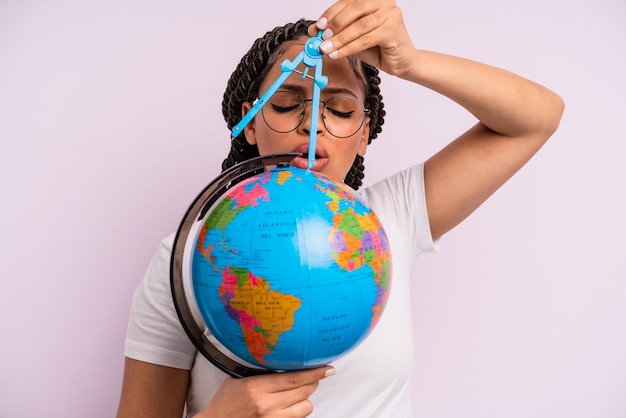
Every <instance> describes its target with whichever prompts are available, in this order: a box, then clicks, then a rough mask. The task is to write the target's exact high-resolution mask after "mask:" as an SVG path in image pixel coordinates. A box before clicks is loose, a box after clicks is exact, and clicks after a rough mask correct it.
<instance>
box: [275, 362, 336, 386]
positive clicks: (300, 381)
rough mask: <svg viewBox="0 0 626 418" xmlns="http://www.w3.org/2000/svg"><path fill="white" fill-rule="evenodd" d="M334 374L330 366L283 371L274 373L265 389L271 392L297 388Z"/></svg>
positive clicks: (316, 382) (315, 382)
mask: <svg viewBox="0 0 626 418" xmlns="http://www.w3.org/2000/svg"><path fill="white" fill-rule="evenodd" d="M333 374H335V369H334V368H333V367H332V366H325V367H320V368H316V369H309V370H299V371H295V372H284V373H278V374H276V375H274V377H275V378H274V379H272V381H271V386H268V387H267V391H268V392H271V393H278V392H285V391H290V390H293V389H298V388H301V387H304V386H307V385H311V384H318V383H319V381H320V380H322V379H325V378H326V377H329V376H332V375H333Z"/></svg>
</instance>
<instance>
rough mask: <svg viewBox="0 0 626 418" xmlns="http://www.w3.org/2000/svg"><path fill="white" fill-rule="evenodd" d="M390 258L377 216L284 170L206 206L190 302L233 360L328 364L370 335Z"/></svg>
mask: <svg viewBox="0 0 626 418" xmlns="http://www.w3.org/2000/svg"><path fill="white" fill-rule="evenodd" d="M391 267H392V261H391V252H390V248H389V242H388V240H387V236H386V235H385V231H384V230H383V227H382V225H381V223H380V221H379V220H378V218H377V217H376V215H375V213H374V212H373V211H372V210H371V209H370V208H369V207H368V206H367V205H366V204H365V202H364V201H363V200H362V198H361V197H360V196H359V195H357V194H356V193H355V192H354V190H352V189H350V188H349V187H348V186H346V185H344V184H343V183H340V182H337V181H335V180H333V179H331V178H329V177H327V176H325V175H322V174H320V173H317V172H314V171H310V170H302V169H299V168H295V167H278V168H274V169H271V170H269V171H266V172H263V173H261V174H257V175H254V176H252V177H250V178H248V179H245V180H243V181H242V182H240V183H238V184H237V185H235V186H234V187H232V188H231V189H229V190H227V191H226V192H225V193H224V194H223V196H221V197H220V199H219V200H218V201H217V202H216V203H215V204H214V205H213V206H212V207H211V208H210V210H209V212H208V214H207V215H206V217H205V218H204V221H203V224H202V226H201V227H200V228H199V231H198V233H197V236H196V238H195V241H194V250H193V255H192V259H191V281H192V286H193V295H194V298H195V301H196V304H197V306H198V309H199V311H200V314H201V316H202V319H203V320H204V321H205V323H206V325H207V327H208V329H209V330H210V332H211V333H212V334H213V336H214V337H215V338H216V339H217V340H218V341H219V342H220V343H221V344H223V345H224V346H225V347H226V348H227V349H228V350H230V351H231V352H232V353H233V354H235V355H236V356H238V357H239V358H240V359H243V360H245V361H247V362H249V363H250V364H252V365H256V366H259V367H261V368H265V369H270V370H295V369H303V368H311V367H317V366H321V365H325V364H328V363H330V362H332V361H333V360H336V359H337V358H339V357H341V356H342V355H344V354H346V353H347V352H349V351H350V350H352V349H353V348H354V347H356V346H357V345H358V344H359V343H360V342H361V341H363V340H364V339H365V338H366V337H367V335H368V334H369V333H370V332H371V331H372V330H373V328H374V326H375V325H376V323H377V322H378V320H379V319H380V317H381V315H382V313H383V310H384V308H385V304H386V302H387V299H388V297H389V291H390V285H391Z"/></svg>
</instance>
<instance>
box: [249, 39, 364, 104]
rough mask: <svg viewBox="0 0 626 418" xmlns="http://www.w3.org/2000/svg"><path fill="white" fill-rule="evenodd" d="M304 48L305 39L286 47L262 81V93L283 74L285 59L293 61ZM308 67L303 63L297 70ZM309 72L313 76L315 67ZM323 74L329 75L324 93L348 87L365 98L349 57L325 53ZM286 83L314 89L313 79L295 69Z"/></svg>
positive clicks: (357, 95)
mask: <svg viewBox="0 0 626 418" xmlns="http://www.w3.org/2000/svg"><path fill="white" fill-rule="evenodd" d="M303 50H304V40H301V41H295V42H291V43H290V45H289V46H288V47H287V48H286V49H285V52H284V53H283V54H282V55H280V56H279V57H278V60H277V61H276V63H275V64H274V65H273V66H272V68H271V69H270V71H269V72H268V74H267V76H266V77H265V80H263V82H262V83H261V89H260V90H261V91H260V94H262V93H264V92H265V91H266V90H267V89H268V88H269V87H270V86H271V85H272V83H274V81H276V79H277V78H278V77H280V76H281V74H282V72H281V69H280V67H281V64H282V63H283V61H284V60H285V59H288V60H290V61H293V60H294V59H295V58H296V57H297V56H298V54H299V53H300V52H302V51H303ZM306 68H307V66H306V65H304V64H302V63H301V64H300V65H299V66H298V67H297V70H298V71H301V72H303V71H305V69H306ZM307 74H308V76H310V77H313V76H314V74H315V68H309V71H308V73H307ZM322 75H324V76H326V77H328V84H327V85H326V87H325V89H323V90H322V94H324V90H326V91H329V92H330V91H336V90H338V89H346V90H348V91H350V92H351V93H352V95H354V96H355V97H356V98H358V99H360V100H363V99H364V92H363V85H362V81H361V79H360V78H359V77H358V76H357V74H356V73H355V71H354V69H353V67H352V65H351V64H350V61H348V59H347V58H341V59H338V60H332V59H330V58H328V57H327V56H326V55H324V56H323V57H322ZM284 84H289V85H302V86H303V88H304V89H305V90H306V91H307V92H309V93H310V92H311V91H312V90H313V80H312V79H311V78H309V77H306V78H305V79H304V80H302V75H301V74H298V73H296V72H295V71H294V72H293V73H292V74H291V75H290V76H289V77H288V78H287V80H285V83H284Z"/></svg>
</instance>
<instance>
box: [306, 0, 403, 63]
mask: <svg viewBox="0 0 626 418" xmlns="http://www.w3.org/2000/svg"><path fill="white" fill-rule="evenodd" d="M395 9H397V7H396V5H395V2H394V1H390V0H385V1H374V0H340V1H338V2H337V3H335V4H334V5H333V6H331V7H330V8H329V9H327V10H326V11H325V12H324V13H323V14H322V16H321V17H320V18H319V19H318V21H317V22H316V24H315V25H313V26H312V27H311V28H309V33H314V32H316V31H317V30H320V29H322V30H324V32H323V35H322V38H323V39H324V40H325V42H323V43H322V45H321V46H320V48H321V49H322V51H323V52H324V53H326V54H328V56H329V57H330V58H339V57H345V56H348V55H355V54H358V53H360V52H362V51H364V50H366V49H368V48H371V47H375V46H378V45H379V43H380V42H381V41H382V40H384V39H385V36H387V37H388V36H389V34H390V30H392V28H393V26H394V24H393V23H392V22H393V21H394V20H396V19H397V17H398V14H397V12H396V10H395ZM397 11H398V12H399V9H397Z"/></svg>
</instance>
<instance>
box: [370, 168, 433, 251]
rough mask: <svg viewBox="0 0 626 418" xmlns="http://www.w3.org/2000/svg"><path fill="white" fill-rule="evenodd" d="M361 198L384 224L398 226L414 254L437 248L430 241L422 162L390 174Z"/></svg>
mask: <svg viewBox="0 0 626 418" xmlns="http://www.w3.org/2000/svg"><path fill="white" fill-rule="evenodd" d="M363 197H364V198H365V199H366V201H367V202H368V203H369V205H370V206H371V207H372V209H373V210H374V212H375V213H376V214H377V215H378V216H379V217H380V218H384V219H381V221H383V225H384V226H385V228H387V226H386V225H385V223H393V224H394V226H396V227H398V228H401V229H402V232H403V234H404V235H408V236H406V237H405V238H406V241H407V242H408V243H409V245H410V246H411V253H412V254H413V255H414V256H417V255H418V254H420V253H422V252H436V251H438V250H439V240H437V241H433V238H432V233H431V231H430V223H429V220H428V210H427V207H426V193H425V189H424V164H423V163H422V164H417V165H415V166H412V167H410V168H407V169H405V170H402V171H400V172H398V173H396V174H394V175H392V176H389V177H387V178H385V179H383V180H381V181H379V182H377V183H375V184H374V185H372V186H370V187H368V188H367V189H365V191H364V192H363Z"/></svg>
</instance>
